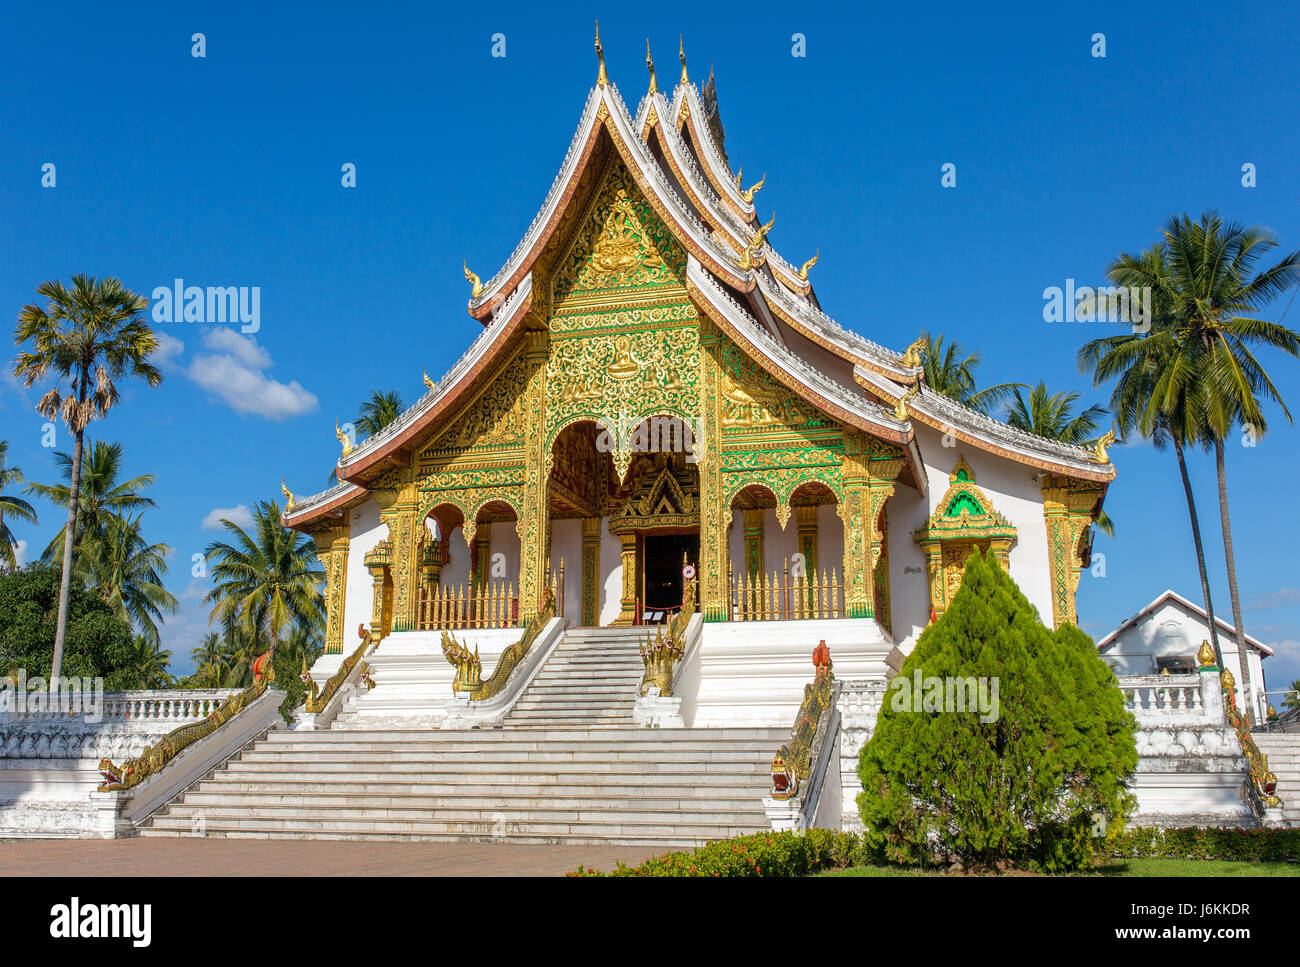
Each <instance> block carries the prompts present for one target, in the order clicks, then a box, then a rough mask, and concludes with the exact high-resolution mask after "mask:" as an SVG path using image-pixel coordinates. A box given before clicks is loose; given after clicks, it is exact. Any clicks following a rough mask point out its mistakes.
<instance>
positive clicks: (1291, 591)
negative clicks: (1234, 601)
mask: <svg viewBox="0 0 1300 967" xmlns="http://www.w3.org/2000/svg"><path fill="white" fill-rule="evenodd" d="M1296 603H1300V588H1278V589H1277V590H1276V591H1274V592H1272V593H1271V594H1266V595H1264V597H1262V598H1257V599H1256V600H1254V601H1248V602H1247V603H1246V607H1248V608H1259V609H1260V610H1261V611H1264V610H1267V609H1269V608H1280V607H1282V606H1283V605H1287V604H1296Z"/></svg>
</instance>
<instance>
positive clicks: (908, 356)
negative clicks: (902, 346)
mask: <svg viewBox="0 0 1300 967" xmlns="http://www.w3.org/2000/svg"><path fill="white" fill-rule="evenodd" d="M924 348H925V337H924V336H922V337H920V338H919V339H916V340H913V342H912V344H911V345H910V346H908V347H907V349H906V350H905V351H904V353H903V365H904V366H906V367H907V368H908V369H915V368H916V367H917V366H920V365H921V350H922V349H924Z"/></svg>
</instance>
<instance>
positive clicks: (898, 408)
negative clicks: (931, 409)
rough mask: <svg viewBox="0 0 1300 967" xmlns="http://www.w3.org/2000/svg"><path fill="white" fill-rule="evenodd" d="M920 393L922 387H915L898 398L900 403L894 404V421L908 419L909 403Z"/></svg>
mask: <svg viewBox="0 0 1300 967" xmlns="http://www.w3.org/2000/svg"><path fill="white" fill-rule="evenodd" d="M920 391H921V387H920V386H919V385H913V386H912V388H911V389H909V390H908V391H907V392H906V393H904V394H903V395H902V396H900V397H899V398H898V402H897V403H895V404H894V419H896V420H906V419H907V401H908V400H910V399H911V398H912V397H913V396H915V395H916V394H917V393H919V392H920Z"/></svg>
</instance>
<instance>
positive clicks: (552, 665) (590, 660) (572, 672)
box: [504, 628, 647, 728]
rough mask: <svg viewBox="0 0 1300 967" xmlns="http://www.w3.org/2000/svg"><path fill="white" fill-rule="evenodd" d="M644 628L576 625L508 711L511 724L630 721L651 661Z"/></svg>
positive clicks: (604, 723) (622, 723)
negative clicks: (643, 646) (646, 659)
mask: <svg viewBox="0 0 1300 967" xmlns="http://www.w3.org/2000/svg"><path fill="white" fill-rule="evenodd" d="M646 634H647V632H646V630H645V629H643V628H575V629H574V630H572V631H568V632H566V633H565V635H564V639H563V640H562V641H561V642H560V643H559V645H557V646H556V648H555V652H554V653H553V654H552V655H551V657H550V658H549V659H548V660H547V662H546V664H545V666H543V668H542V669H541V671H539V672H538V673H537V676H536V677H535V678H534V679H533V680H532V682H530V683H529V685H528V688H527V689H526V690H525V691H524V693H523V695H521V696H520V697H519V700H518V701H517V702H515V704H514V706H513V707H512V708H511V710H510V714H509V715H507V716H506V718H505V722H504V724H505V725H506V726H507V727H508V726H518V725H524V726H528V725H535V726H549V727H553V728H555V727H566V726H591V725H606V724H608V725H629V724H631V722H632V703H633V702H634V701H635V700H636V691H637V686H638V685H639V684H640V682H641V675H642V673H643V671H644V668H645V666H644V665H643V664H642V662H641V653H640V643H641V642H643V641H645V639H646Z"/></svg>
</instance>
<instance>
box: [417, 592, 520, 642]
mask: <svg viewBox="0 0 1300 967" xmlns="http://www.w3.org/2000/svg"><path fill="white" fill-rule="evenodd" d="M518 623H519V594H518V591H517V589H516V588H515V586H514V583H513V582H510V581H495V582H488V583H487V584H479V585H476V584H457V585H450V584H447V585H442V584H435V585H432V586H430V585H428V584H425V585H421V587H420V598H419V602H418V611H417V613H416V624H415V627H416V628H417V629H418V630H419V631H434V630H440V629H452V630H459V629H465V628H513V627H515V626H516V625H518Z"/></svg>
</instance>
